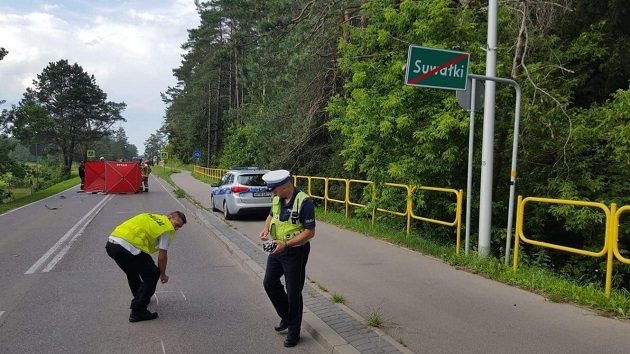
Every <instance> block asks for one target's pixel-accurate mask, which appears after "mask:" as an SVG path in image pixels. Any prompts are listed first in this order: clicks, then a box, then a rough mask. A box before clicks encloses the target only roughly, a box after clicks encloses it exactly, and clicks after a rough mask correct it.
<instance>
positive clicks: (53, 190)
mask: <svg viewBox="0 0 630 354" xmlns="http://www.w3.org/2000/svg"><path fill="white" fill-rule="evenodd" d="M80 182H81V179H80V178H79V177H77V176H74V177H72V178H70V179H67V180H65V181H62V182H59V183H57V184H55V185H52V186H50V187H48V188H46V189H43V190H41V191H37V192H35V193H33V194H31V195H28V196H25V197H22V198H19V199H16V200H14V201H11V202H9V203H5V204H0V214H2V213H4V212H7V211H9V210H12V209H15V208H19V207H21V206H24V205H26V204H29V203H32V202H35V201H38V200H40V199H44V198H46V197H50V196H51V195H54V194H57V193H59V192H62V191H64V190H66V189H68V188H70V187H74V186H76V185H77V184H79V183H80Z"/></svg>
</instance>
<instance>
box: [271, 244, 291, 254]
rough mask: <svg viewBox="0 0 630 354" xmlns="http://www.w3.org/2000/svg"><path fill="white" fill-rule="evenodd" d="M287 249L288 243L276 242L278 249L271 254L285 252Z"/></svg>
mask: <svg viewBox="0 0 630 354" xmlns="http://www.w3.org/2000/svg"><path fill="white" fill-rule="evenodd" d="M286 248H287V244H286V242H278V241H276V249H275V250H273V252H271V253H270V254H276V253H281V252H284V250H285V249H286Z"/></svg>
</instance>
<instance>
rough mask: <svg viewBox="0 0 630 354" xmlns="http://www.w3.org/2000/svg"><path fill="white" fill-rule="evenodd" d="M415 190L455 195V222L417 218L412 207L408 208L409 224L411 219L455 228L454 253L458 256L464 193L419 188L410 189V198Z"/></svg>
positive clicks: (444, 189) (452, 190)
mask: <svg viewBox="0 0 630 354" xmlns="http://www.w3.org/2000/svg"><path fill="white" fill-rule="evenodd" d="M415 190H426V191H434V192H444V193H452V194H455V200H456V205H455V220H453V221H443V220H437V219H431V218H426V217H422V216H418V215H416V214H414V212H413V205H410V206H409V222H410V220H411V219H416V220H421V221H426V222H430V223H434V224H439V225H444V226H455V228H456V230H457V239H456V245H455V251H456V254H457V255H459V247H460V243H461V225H462V204H463V197H464V191H463V190H461V189H460V190H455V189H450V188H437V187H424V186H420V187H412V189H411V190H410V196H411V194H413V192H414V191H415ZM407 232H409V230H407Z"/></svg>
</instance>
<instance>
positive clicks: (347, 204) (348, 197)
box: [344, 178, 350, 219]
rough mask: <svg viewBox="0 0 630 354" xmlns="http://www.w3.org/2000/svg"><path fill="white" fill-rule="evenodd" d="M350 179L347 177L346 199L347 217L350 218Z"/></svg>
mask: <svg viewBox="0 0 630 354" xmlns="http://www.w3.org/2000/svg"><path fill="white" fill-rule="evenodd" d="M349 203H350V180H349V179H347V178H346V199H345V203H344V204H345V205H346V219H347V218H348V209H349V207H350V204H349Z"/></svg>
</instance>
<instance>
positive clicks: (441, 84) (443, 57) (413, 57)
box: [405, 45, 470, 90]
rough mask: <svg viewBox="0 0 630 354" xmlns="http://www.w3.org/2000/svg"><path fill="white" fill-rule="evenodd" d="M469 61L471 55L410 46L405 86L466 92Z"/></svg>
mask: <svg viewBox="0 0 630 354" xmlns="http://www.w3.org/2000/svg"><path fill="white" fill-rule="evenodd" d="M469 61H470V54H469V53H464V52H456V51H453V50H446V49H435V48H425V47H420V46H416V45H410V46H409V52H408V54H407V74H406V75H405V84H407V85H411V86H419V87H432V88H440V89H447V90H465V89H466V82H467V81H468V80H467V78H468V62H469Z"/></svg>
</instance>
